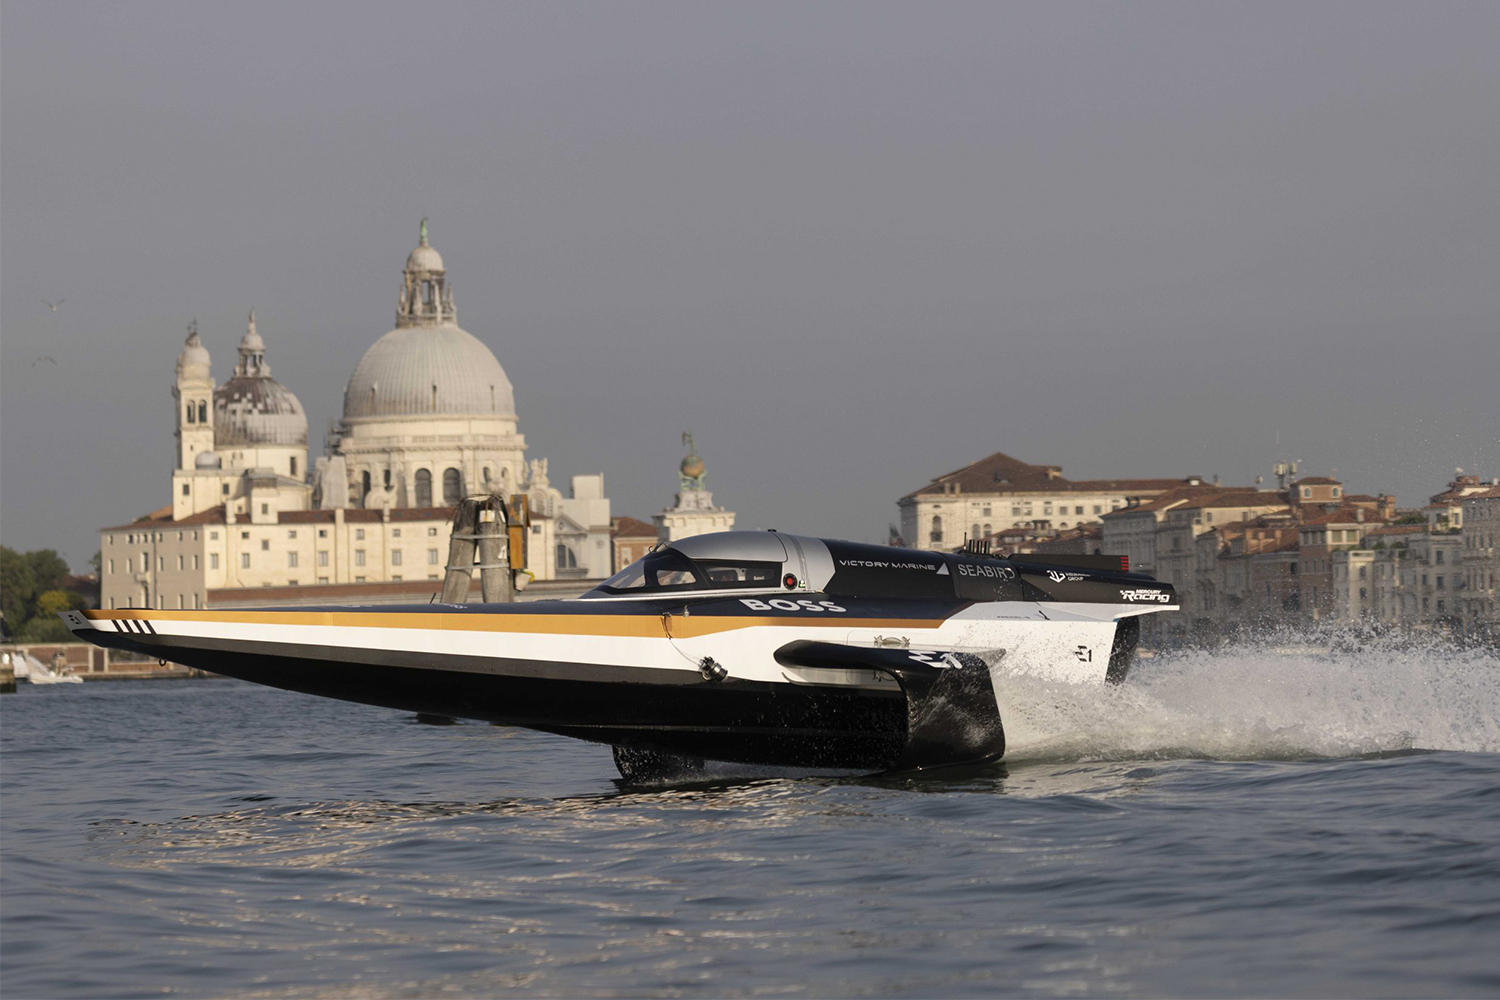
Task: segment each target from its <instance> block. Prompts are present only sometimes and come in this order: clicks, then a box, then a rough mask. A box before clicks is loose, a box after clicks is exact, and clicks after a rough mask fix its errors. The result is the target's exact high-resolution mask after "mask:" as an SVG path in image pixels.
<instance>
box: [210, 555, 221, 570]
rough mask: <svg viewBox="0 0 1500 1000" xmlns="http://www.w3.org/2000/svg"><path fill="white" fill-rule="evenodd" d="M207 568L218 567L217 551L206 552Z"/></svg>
mask: <svg viewBox="0 0 1500 1000" xmlns="http://www.w3.org/2000/svg"><path fill="white" fill-rule="evenodd" d="M208 568H209V569H218V568H219V554H218V553H217V552H210V553H209V554H208Z"/></svg>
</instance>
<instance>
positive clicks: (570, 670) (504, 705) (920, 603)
mask: <svg viewBox="0 0 1500 1000" xmlns="http://www.w3.org/2000/svg"><path fill="white" fill-rule="evenodd" d="M1176 607H1177V599H1176V595H1175V594H1174V593H1173V591H1172V588H1171V587H1170V586H1167V585H1165V584H1162V583H1158V582H1157V581H1155V580H1153V579H1152V578H1150V577H1149V576H1144V575H1141V574H1136V573H1129V572H1127V571H1125V569H1124V567H1123V566H1122V561H1121V560H1120V559H1119V557H1109V556H1094V557H1088V556H1068V557H1054V558H1052V559H1051V560H1050V561H1048V562H1033V561H1030V560H1028V559H1027V558H1026V557H1015V558H999V557H993V556H988V555H984V554H980V553H977V552H963V553H957V554H954V553H941V552H929V551H922V550H915V549H900V548H890V547H885V546H875V545H862V544H857V543H852V542H841V541H833V540H828V539H820V538H812V537H807V536H802V535H788V534H782V533H778V532H750V531H731V532H722V533H718V534H710V535H698V536H695V537H692V538H686V539H682V540H680V541H677V542H674V543H672V544H670V545H666V546H664V547H661V548H658V549H657V550H655V551H653V552H652V553H650V554H649V555H647V556H646V557H644V558H643V559H641V560H639V561H637V562H635V563H633V564H631V565H630V566H628V567H626V568H625V569H624V570H622V571H621V572H619V573H617V574H616V575H615V576H613V577H611V578H610V579H609V580H607V581H605V582H604V583H603V584H601V585H600V586H599V587H597V588H596V589H594V590H592V591H590V592H589V593H587V594H585V595H583V596H582V597H581V598H578V599H576V600H567V601H537V602H534V603H528V604H465V605H457V604H435V605H410V606H383V607H368V606H350V607H322V608H310V609H309V608H298V609H266V610H258V611H148V610H111V611H85V612H67V613H65V614H64V615H63V616H62V617H63V619H64V621H66V622H67V624H68V626H69V628H70V629H72V631H73V632H74V633H76V634H77V635H78V636H79V637H80V638H83V639H86V640H87V641H89V642H93V643H96V644H98V645H101V646H107V647H112V648H116V649H128V650H131V651H133V652H138V653H144V654H145V655H148V656H152V657H160V658H164V659H170V660H173V661H175V662H178V663H183V664H186V665H188V666H193V667H199V668H202V669H204V670H209V671H213V672H215V673H219V674H224V675H227V676H231V677H239V678H243V679H245V680H249V681H254V682H256V683H261V684H269V685H272V686H275V687H281V688H286V689H288V690H292V691H301V692H306V693H309V694H317V695H323V696H326V697H332V698H341V699H345V700H348V701H356V702H363V703H366V704H371V705H381V706H385V707H388V708H395V709H401V710H404V711H409V712H417V713H420V714H424V715H435V716H447V717H453V718H469V719H479V720H484V721H488V722H492V723H498V724H504V725H513V726H523V727H526V728H530V729H537V730H542V731H545V732H552V733H558V734H561V735H565V736H572V737H575V738H578V739H584V740H591V741H594V742H598V743H607V744H610V745H611V746H613V747H614V748H615V760H616V762H617V764H618V765H619V767H620V770H621V773H622V774H623V775H624V776H625V777H626V778H633V777H641V776H644V775H646V774H648V773H650V772H651V771H652V770H653V769H656V768H659V767H661V766H663V764H664V762H666V761H669V760H672V759H679V758H689V759H699V760H718V761H730V762H735V763H742V764H754V765H772V766H779V767H799V768H828V769H857V770H864V771H887V770H920V769H924V768H929V767H937V766H945V765H953V764H966V763H976V762H982V761H989V760H995V759H998V758H999V757H1000V756H1001V755H1002V754H1003V753H1004V750H1005V737H1004V725H1003V721H1002V720H1003V716H1004V713H1005V711H1006V706H1004V705H1001V704H999V703H998V701H997V699H996V696H995V690H994V685H993V683H992V674H993V673H995V672H997V671H1002V670H1005V671H1024V672H1030V673H1040V674H1044V675H1047V676H1049V677H1053V678H1056V679H1060V680H1066V681H1073V682H1078V683H1087V684H1102V683H1105V682H1109V681H1112V682H1118V681H1120V680H1122V679H1123V678H1124V676H1125V674H1126V672H1127V671H1128V669H1129V666H1130V662H1131V659H1132V657H1133V655H1134V652H1135V646H1136V643H1137V640H1138V638H1139V632H1140V628H1139V626H1140V616H1141V615H1144V614H1150V613H1153V612H1157V611H1169V610H1175V609H1176Z"/></svg>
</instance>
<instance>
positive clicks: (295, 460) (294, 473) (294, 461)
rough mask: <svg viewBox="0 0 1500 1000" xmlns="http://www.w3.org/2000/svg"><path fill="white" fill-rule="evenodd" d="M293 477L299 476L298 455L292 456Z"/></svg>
mask: <svg viewBox="0 0 1500 1000" xmlns="http://www.w3.org/2000/svg"><path fill="white" fill-rule="evenodd" d="M292 478H293V479H296V478H297V456H296V455H293V456H292Z"/></svg>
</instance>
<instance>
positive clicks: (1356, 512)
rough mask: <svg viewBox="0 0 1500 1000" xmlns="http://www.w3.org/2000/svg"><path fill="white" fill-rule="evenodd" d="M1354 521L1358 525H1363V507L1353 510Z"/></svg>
mask: <svg viewBox="0 0 1500 1000" xmlns="http://www.w3.org/2000/svg"><path fill="white" fill-rule="evenodd" d="M1354 519H1355V520H1356V521H1358V522H1359V523H1360V524H1364V523H1365V509H1364V508H1363V507H1356V508H1354Z"/></svg>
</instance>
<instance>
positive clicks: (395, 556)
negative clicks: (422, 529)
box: [391, 549, 401, 566]
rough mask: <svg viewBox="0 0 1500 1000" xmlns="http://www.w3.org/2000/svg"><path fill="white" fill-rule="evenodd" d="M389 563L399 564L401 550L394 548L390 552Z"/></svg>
mask: <svg viewBox="0 0 1500 1000" xmlns="http://www.w3.org/2000/svg"><path fill="white" fill-rule="evenodd" d="M391 565H392V566H400V565H401V550H400V549H395V550H394V551H392V552H391Z"/></svg>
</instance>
